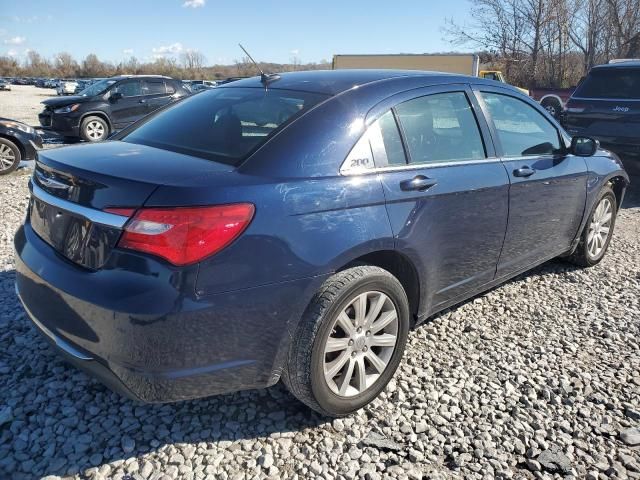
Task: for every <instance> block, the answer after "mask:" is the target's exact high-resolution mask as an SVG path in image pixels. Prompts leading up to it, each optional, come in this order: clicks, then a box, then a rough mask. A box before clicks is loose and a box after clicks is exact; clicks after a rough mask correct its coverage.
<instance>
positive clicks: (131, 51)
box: [122, 48, 133, 55]
mask: <svg viewBox="0 0 640 480" xmlns="http://www.w3.org/2000/svg"><path fill="white" fill-rule="evenodd" d="M122 53H123V54H125V55H133V48H125V49H124V50H122Z"/></svg>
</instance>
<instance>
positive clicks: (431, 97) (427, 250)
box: [370, 85, 509, 315]
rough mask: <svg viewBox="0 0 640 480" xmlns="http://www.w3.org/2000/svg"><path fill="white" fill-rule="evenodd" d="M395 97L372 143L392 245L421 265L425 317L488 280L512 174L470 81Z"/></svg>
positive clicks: (503, 222)
mask: <svg viewBox="0 0 640 480" xmlns="http://www.w3.org/2000/svg"><path fill="white" fill-rule="evenodd" d="M396 97H397V98H395V99H394V102H395V103H393V102H392V103H393V104H392V105H389V106H390V107H391V108H390V110H388V111H387V112H386V113H384V114H382V115H381V116H380V117H379V119H378V120H377V122H376V123H375V124H373V125H372V127H370V128H373V129H374V130H373V132H372V134H371V135H370V142H371V146H372V150H373V154H374V159H375V163H376V167H377V168H378V169H379V171H380V174H379V178H380V179H381V182H382V185H383V188H384V192H385V197H386V207H387V212H388V214H389V219H390V222H391V228H392V230H393V234H394V236H395V238H396V248H397V249H398V250H399V251H400V252H402V253H403V254H405V255H407V256H408V257H409V258H410V259H411V260H412V261H413V262H414V264H415V265H417V266H418V268H420V269H421V270H422V275H421V277H422V278H423V282H422V283H423V284H422V285H421V287H422V295H423V297H422V298H424V299H425V301H424V302H423V304H422V307H421V311H420V312H419V313H420V314H421V315H423V314H426V313H428V312H429V311H433V310H434V309H436V308H437V307H438V306H442V305H443V304H445V303H451V301H453V300H455V299H456V298H461V297H462V296H464V294H465V293H467V292H470V291H473V290H474V289H477V288H478V287H479V286H481V285H483V284H486V283H488V282H490V281H491V280H493V278H494V276H495V270H496V265H497V262H498V258H499V255H500V250H501V248H502V243H503V240H504V234H505V230H506V225H507V216H508V190H509V178H508V176H507V174H506V171H505V169H504V166H503V165H502V164H501V163H500V160H499V159H498V158H496V157H495V154H494V149H493V146H492V144H491V142H490V140H489V141H488V142H487V141H486V140H487V139H489V134H488V129H487V125H486V123H485V122H484V120H483V119H482V117H481V116H480V115H477V112H478V110H479V106H478V104H477V103H476V101H475V99H473V96H472V94H471V90H470V89H469V88H468V87H466V86H465V85H458V86H448V87H445V88H443V87H429V88H424V89H420V90H419V91H415V90H414V91H412V92H405V94H402V95H400V96H396ZM376 126H377V130H378V132H379V133H377V132H376V130H375V129H376ZM483 133H484V135H483Z"/></svg>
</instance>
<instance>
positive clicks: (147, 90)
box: [142, 80, 166, 95]
mask: <svg viewBox="0 0 640 480" xmlns="http://www.w3.org/2000/svg"><path fill="white" fill-rule="evenodd" d="M165 93H166V91H165V88H164V81H162V80H143V81H142V94H143V95H160V94H162V95H164V94H165Z"/></svg>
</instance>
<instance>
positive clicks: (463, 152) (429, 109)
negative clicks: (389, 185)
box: [395, 92, 486, 163]
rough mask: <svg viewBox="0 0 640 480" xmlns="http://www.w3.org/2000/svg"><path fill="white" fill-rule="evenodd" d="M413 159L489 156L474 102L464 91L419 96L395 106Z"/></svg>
mask: <svg viewBox="0 0 640 480" xmlns="http://www.w3.org/2000/svg"><path fill="white" fill-rule="evenodd" d="M395 111H396V115H397V117H398V120H399V121H400V125H401V126H402V130H403V132H404V137H405V142H406V145H407V150H408V153H409V163H437V162H447V161H458V160H480V159H484V158H486V154H485V149H484V144H483V142H482V136H481V134H480V129H479V127H478V123H477V121H476V118H475V115H474V113H473V111H472V110H471V104H470V103H469V100H468V99H467V96H466V95H465V93H464V92H447V93H437V94H433V95H428V96H425V97H420V98H415V99H413V100H409V101H407V102H404V103H401V104H400V105H398V106H396V107H395Z"/></svg>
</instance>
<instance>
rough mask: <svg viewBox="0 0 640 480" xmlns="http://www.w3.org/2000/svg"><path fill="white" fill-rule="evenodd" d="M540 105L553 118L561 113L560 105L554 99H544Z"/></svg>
mask: <svg viewBox="0 0 640 480" xmlns="http://www.w3.org/2000/svg"><path fill="white" fill-rule="evenodd" d="M540 105H542V106H543V107H544V109H545V110H546V111H547V112H549V115H551V116H552V117H553V118H558V117H559V116H560V113H561V112H562V105H561V104H560V102H559V101H558V100H557V99H555V98H545V99H544V100H543V101H542V103H541V104H540Z"/></svg>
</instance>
